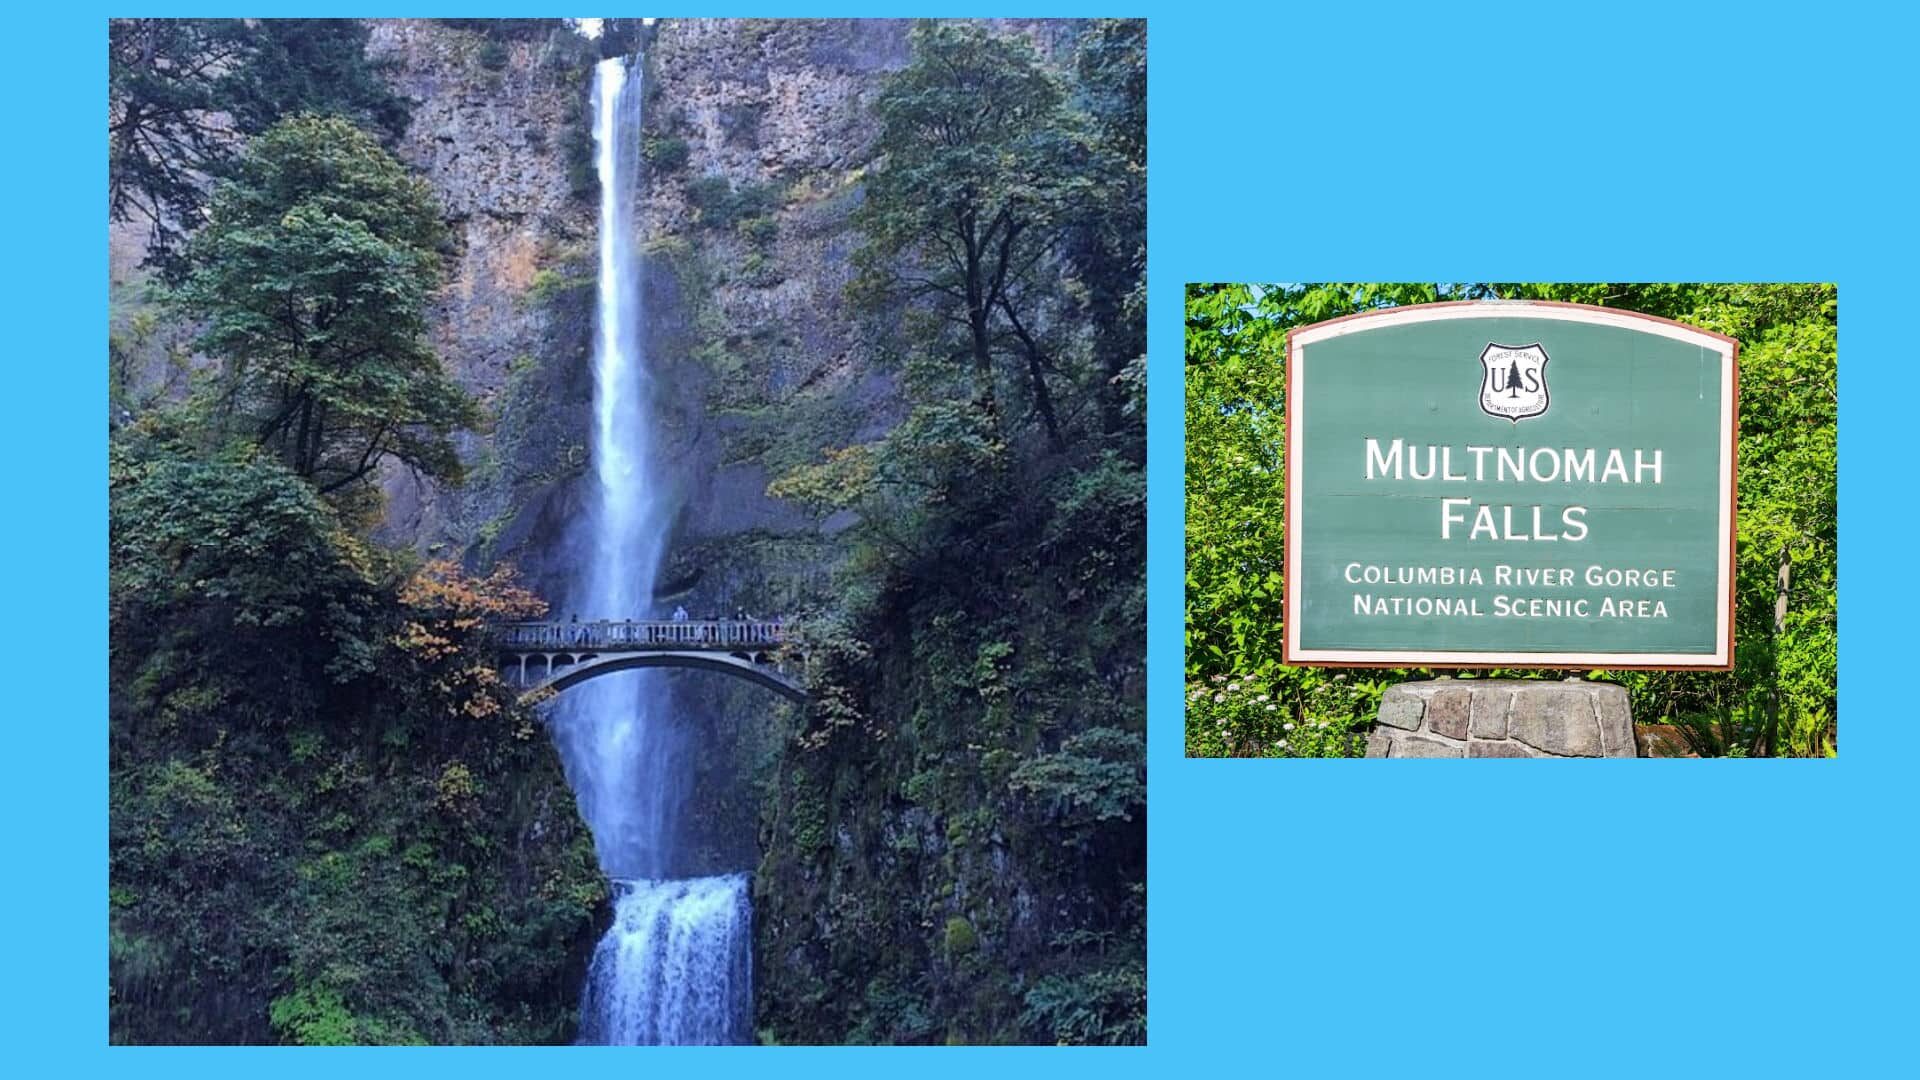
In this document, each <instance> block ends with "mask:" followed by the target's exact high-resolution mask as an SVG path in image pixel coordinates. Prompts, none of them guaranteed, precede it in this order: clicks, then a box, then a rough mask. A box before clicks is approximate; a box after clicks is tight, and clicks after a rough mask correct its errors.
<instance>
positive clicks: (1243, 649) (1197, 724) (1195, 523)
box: [1186, 283, 1839, 756]
mask: <svg viewBox="0 0 1920 1080" xmlns="http://www.w3.org/2000/svg"><path fill="white" fill-rule="evenodd" d="M1443 298H1445V299H1480V298H1504V299H1544V300H1562V301H1570V302H1576V303H1587V304H1600V305H1605V306H1611V307H1619V308H1623V309H1626V310H1631V311H1639V312H1644V313H1646V314H1650V315H1658V316H1661V317H1664V318H1669V319H1674V320H1677V321H1679V322H1683V323H1687V324H1689V325H1692V326H1697V327H1700V328H1702V329H1706V330H1712V331H1717V332H1719V333H1723V334H1728V335H1731V336H1733V337H1734V338H1736V339H1738V340H1739V341H1740V343H1741V347H1740V448H1739V475H1738V477H1737V483H1738V486H1739V509H1738V543H1739V550H1738V560H1737V563H1736V566H1735V586H1734V587H1735V627H1734V638H1735V642H1736V649H1735V663H1736V666H1735V668H1734V670H1733V671H1732V672H1730V673H1709V672H1659V671H1637V672H1610V673H1609V672H1603V673H1598V674H1600V675H1603V676H1604V677H1607V678H1610V679H1612V680H1613V681H1616V682H1619V683H1620V684H1621V685H1623V686H1625V687H1626V688H1627V690H1628V692H1629V694H1630V695H1631V699H1632V707H1633V712H1634V716H1635V718H1636V719H1638V720H1641V721H1665V722H1672V723H1675V724H1677V725H1679V726H1680V727H1681V729H1682V731H1683V734H1685V735H1686V737H1687V738H1688V740H1689V742H1690V744H1691V745H1692V746H1693V748H1694V749H1695V751H1696V752H1700V753H1710V754H1722V753H1724V754H1754V755H1771V754H1781V755H1785V754H1792V755H1820V754H1828V753H1832V752H1834V748H1835V746H1836V744H1837V733H1836V729H1835V717H1836V716H1837V715H1838V700H1837V686H1836V681H1835V680H1836V671H1837V662H1838V644H1839V635H1838V625H1837V618H1836V614H1837V613H1836V599H1837V573H1838V543H1837V529H1838V485H1837V480H1836V478H1837V443H1836V431H1837V420H1838V395H1837V389H1836V376H1837V364H1836V357H1837V335H1838V326H1839V314H1838V312H1839V300H1838V292H1837V290H1836V289H1835V287H1834V286H1832V285H1794V284H1764V285H1690V284H1682V285H1670V284H1591V285H1542V284H1526V283H1450V284H1399V285H1377V284H1354V283H1346V284H1322V285H1292V286H1250V285H1191V286H1189V287H1188V289H1187V306H1186V331H1187V342H1186V349H1187V372H1186V391H1187V395H1186V400H1187V410H1186V431H1187V461H1186V464H1187V468H1186V475H1187V491H1186V522H1187V605H1186V631H1187V680H1188V709H1187V752H1188V753H1189V754H1192V755H1204V756H1215V755H1236V756H1244V755H1271V754H1273V753H1275V752H1276V746H1277V744H1279V743H1281V742H1283V741H1285V742H1287V743H1288V746H1287V747H1286V748H1285V750H1284V751H1279V752H1284V753H1289V754H1321V753H1327V752H1330V751H1343V752H1349V753H1359V752H1360V750H1361V747H1360V744H1359V742H1358V741H1357V740H1354V739H1352V738H1351V734H1350V733H1351V732H1352V730H1353V729H1354V728H1356V727H1362V728H1363V727H1364V726H1365V725H1366V724H1367V723H1369V722H1371V720H1372V714H1373V710H1374V709H1375V708H1376V707H1377V705H1378V688H1379V687H1383V686H1384V685H1385V684H1386V683H1387V682H1389V681H1397V680H1399V679H1403V678H1407V677H1412V673H1409V672H1385V671H1378V672H1355V673H1352V674H1351V676H1349V675H1348V674H1347V673H1344V672H1339V673H1336V672H1332V671H1329V670H1327V669H1311V668H1288V667H1283V666H1282V665H1281V664H1280V662H1279V659H1280V635H1281V632H1282V617H1283V609H1282V605H1281V594H1282V584H1283V583H1282V580H1281V573H1282V567H1283V562H1284V560H1283V552H1284V543H1285V533H1284V520H1285V519H1284V515H1283V503H1282V479H1283V476H1284V465H1285V462H1284V460H1283V452H1284V446H1283V440H1282V432H1283V424H1284V418H1283V413H1284V407H1285V396H1284V378H1285V363H1284V360H1285V356H1284V348H1283V343H1284V335H1285V332H1286V330H1287V329H1288V328H1289V327H1293V326H1300V325H1305V324H1307V323H1313V322H1319V321H1321V320H1323V319H1329V318H1334V317H1336V316H1339V315H1346V314H1351V313H1353V312H1356V311H1364V310H1368V309H1372V308H1378V307H1383V306H1391V305H1396V304H1412V303H1425V302H1430V301H1433V300H1437V299H1443ZM1783 564H1784V565H1785V567H1786V568H1787V578H1788V584H1787V588H1786V589H1785V591H1784V592H1783V591H1782V590H1781V588H1780V575H1781V570H1782V566H1783ZM1783 597H1784V600H1785V618H1784V619H1783V620H1782V621H1781V622H1780V624H1779V625H1778V626H1776V624H1775V611H1776V605H1777V604H1779V603H1780V601H1781V600H1782V599H1783ZM1489 674H1490V675H1495V676H1501V675H1525V674H1532V673H1530V672H1498V671H1496V672H1490V673H1489ZM1349 677H1351V679H1352V680H1353V682H1352V683H1351V684H1347V685H1344V686H1343V685H1342V684H1343V683H1345V680H1347V679H1348V678H1349ZM1228 681H1233V682H1239V683H1242V684H1243V685H1244V686H1246V687H1253V688H1257V689H1258V691H1259V692H1262V693H1267V694H1269V695H1270V696H1271V698H1272V701H1273V703H1275V704H1276V705H1277V706H1278V707H1277V709H1276V710H1275V713H1274V715H1277V716H1291V717H1292V718H1293V719H1294V722H1295V723H1296V724H1300V723H1306V724H1308V725H1309V726H1308V727H1305V728H1296V730H1295V732H1293V733H1291V734H1290V733H1288V732H1286V731H1285V729H1284V726H1282V727H1281V728H1280V729H1279V730H1276V729H1275V727H1274V725H1273V724H1272V723H1271V722H1270V721H1269V718H1268V714H1267V713H1266V711H1265V710H1264V708H1261V709H1257V710H1253V709H1248V708H1246V707H1245V702H1244V693H1245V692H1246V691H1243V693H1242V695H1241V697H1233V696H1231V695H1230V696H1229V698H1228V700H1226V701H1218V702H1217V701H1215V700H1214V698H1215V696H1216V695H1217V694H1219V693H1220V690H1219V686H1218V684H1220V683H1224V682H1228ZM1355 689H1361V690H1364V691H1365V692H1363V693H1357V694H1356V693H1354V692H1353V691H1354V690H1355ZM1322 723H1324V724H1325V725H1326V727H1325V729H1324V730H1325V731H1326V732H1330V733H1332V734H1333V736H1334V738H1333V741H1332V742H1329V741H1327V740H1326V739H1324V738H1322V737H1321V736H1320V735H1319V734H1318V733H1319V732H1320V731H1321V730H1322V729H1321V728H1319V727H1317V726H1312V725H1318V724H1322ZM1301 732H1306V733H1307V734H1309V735H1312V736H1313V738H1312V739H1308V740H1303V737H1302V735H1301Z"/></svg>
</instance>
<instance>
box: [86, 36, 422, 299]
mask: <svg viewBox="0 0 1920 1080" xmlns="http://www.w3.org/2000/svg"><path fill="white" fill-rule="evenodd" d="M367 35H368V31H367V28H366V26H365V25H364V24H363V23H361V22H359V21H357V20H349V19H259V20H251V21H248V20H240V19H112V20H109V21H108V24H107V39H108V41H107V71H108V75H107V79H108V83H107V110H108V120H107V146H108V149H107V162H108V212H109V215H110V216H111V217H112V218H113V219H114V220H117V221H139V222H143V223H145V225H146V226H147V229H148V234H149V252H148V254H149V259H150V260H157V261H159V262H160V263H161V264H162V265H163V266H165V267H167V268H169V269H170V270H174V271H177V266H176V265H175V264H174V263H173V256H174V255H175V254H176V253H177V251H178V249H179V246H180V244H181V243H182V242H183V240H184V239H185V237H186V236H187V234H188V233H189V232H191V231H192V229H193V227H194V226H195V225H197V224H198V223H199V222H200V221H201V219H202V216H203V215H202V213H201V211H202V209H203V207H204V206H205V203H206V198H207V181H208V179H209V178H214V177H218V176H221V175H224V173H225V172H226V170H227V168H228V167H229V166H230V165H231V163H232V160H233V158H234V156H235V155H236V153H237V152H238V151H239V150H240V148H241V146H242V145H243V140H244V139H245V138H246V137H248V136H253V135H258V134H260V133H261V132H264V131H266V130H267V129H268V128H270V127H272V126H273V125H274V124H276V123H278V122H279V121H280V120H281V119H283V118H285V117H289V116H293V115H296V114H299V113H317V114H328V115H337V116H342V117H345V118H347V119H348V120H350V121H353V122H356V123H362V124H366V125H368V126H370V127H372V128H373V129H375V130H377V131H379V132H380V133H382V135H384V136H385V137H386V138H387V139H388V140H389V141H392V140H396V139H398V138H399V137H400V135H401V134H403V133H404V132H405V131H406V128H407V123H408V107H407V104H406V102H405V101H404V100H402V99H401V98H399V97H397V96H395V95H394V94H393V92H392V91H391V90H389V89H388V88H387V86H386V84H385V83H384V82H382V81H381V79H380V78H379V76H378V73H377V72H376V71H375V70H374V69H373V67H372V65H371V64H370V63H369V62H368V61H367V59H366V43H367Z"/></svg>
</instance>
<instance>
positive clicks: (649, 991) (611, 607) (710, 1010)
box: [554, 57, 751, 1044]
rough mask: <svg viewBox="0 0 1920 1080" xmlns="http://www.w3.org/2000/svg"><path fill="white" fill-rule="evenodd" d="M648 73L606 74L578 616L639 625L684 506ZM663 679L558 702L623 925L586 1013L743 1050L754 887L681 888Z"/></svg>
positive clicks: (610, 934)
mask: <svg viewBox="0 0 1920 1080" xmlns="http://www.w3.org/2000/svg"><path fill="white" fill-rule="evenodd" d="M640 89H641V88H640V77H639V72H638V70H637V69H632V68H630V67H629V65H628V62H627V61H626V60H625V59H624V58H620V57H614V58H610V59H607V60H602V61H600V63H599V64H598V65H597V66H596V67H595V68H594V73H593V119H594V125H593V139H594V147H595V155H596V160H595V164H596V168H597V170H598V173H599V180H600V278H599V298H598V307H597V311H596V318H597V321H598V331H597V334H596V336H595V339H594V349H593V376H594V391H593V405H594V411H593V415H594V433H593V436H594V437H593V464H594V480H595V484H594V488H593V491H594V499H593V503H592V505H591V506H589V507H588V509H587V516H586V522H587V524H588V526H589V535H588V536H587V538H586V540H585V543H584V545H583V548H582V551H583V554H584V556H585V557H584V560H583V566H582V572H581V574H580V575H579V578H578V580H577V582H576V588H575V592H574V596H573V597H572V600H573V608H574V610H572V611H570V612H569V613H568V617H580V618H586V619H640V618H649V617H653V616H655V615H656V614H657V612H655V611H654V605H653V595H654V586H655V581H656V578H657V576H658V574H659V568H660V559H661V554H662V548H663V545H664V538H665V535H666V530H667V526H668V524H669V518H670V516H671V513H672V507H671V502H670V499H669V498H668V496H667V493H666V484H665V483H664V481H663V478H662V476H661V475H660V473H659V471H658V469H657V468H656V466H655V461H654V452H653V451H654V447H653V442H652V438H651V431H650V427H649V420H650V418H651V416H652V395H651V389H652V384H651V380H650V378H649V375H648V372H647V367H646V358H645V355H644V352H643V350H642V342H643V341H644V340H645V333H644V331H645V311H644V305H643V304H642V303H641V294H640V274H639V263H638V260H637V259H636V258H635V255H634V250H633V230H634V220H635V219H634V191H635V183H634V181H635V177H636V174H637V170H638V166H639V156H640V155H639V150H640V119H641V115H640V103H641V93H640ZM665 700H666V686H665V684H664V680H662V679H661V678H660V677H659V675H658V673H655V672H648V671H633V672H623V673H619V674H614V675H607V676H602V677H600V678H596V679H590V680H588V681H587V682H585V683H582V684H581V685H580V686H578V687H577V688H575V689H573V690H570V691H568V692H567V694H566V695H564V696H563V697H562V698H561V699H560V700H559V701H556V702H555V707H556V714H555V724H554V732H555V739H556V742H557V743H558V745H559V747H560V752H561V756H562V759H563V760H564V762H565V764H566V769H567V776H568V779H569V781H570V782H571V783H572V785H573V789H574V792H575V795H576V796H577V798H578V799H579V803H580V811H581V815H582V816H583V817H585V818H586V820H587V823H588V825H589V826H591V827H592V829H593V836H594V845H595V848H596V849H597V851H598V853H599V857H600V865H601V868H602V869H604V870H605V871H606V872H607V875H608V876H609V877H610V878H613V879H615V887H614V896H615V900H614V903H615V910H614V924H613V927H612V928H611V929H609V930H608V931H607V936H606V937H605V938H604V939H603V940H602V941H601V942H600V945H599V948H597V949H596V950H595V952H594V957H593V964H592V968H591V970H590V971H589V973H588V976H587V988H586V992H585V993H584V994H583V995H582V1003H581V1037H582V1039H583V1040H585V1041H589V1042H602V1043H613V1044H630V1043H727V1042H738V1041H741V1040H742V1038H743V1037H744V1035H745V1033H746V1031H747V1030H748V1027H749V1021H748V1019H747V1012H748V1010H749V1008H750V1005H749V1002H750V1000H751V999H750V996H749V995H748V990H747V974H746V973H747V970H748V965H749V958H748V941H749V935H748V928H749V924H750V911H749V905H748V900H747V894H746V877H745V875H742V874H734V875H728V876H723V877H704V878H693V879H688V880H673V875H674V874H675V873H676V872H684V871H682V870H680V868H679V867H677V866H676V865H675V863H676V858H675V856H676V851H675V842H674V841H675V838H676V836H677V835H678V827H677V826H678V822H677V820H676V819H677V814H678V811H679V808H680V806H681V804H682V802H683V801H684V799H683V797H684V794H685V783H686V777H687V775H688V772H689V769H688V764H689V763H688V762H686V761H685V759H684V756H683V753H682V751H683V748H684V747H683V741H682V738H681V734H680V732H679V731H678V730H677V727H676V725H675V724H674V723H673V717H671V716H669V715H666V710H665V709H664V707H663V703H664V702H665Z"/></svg>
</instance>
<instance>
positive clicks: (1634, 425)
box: [1285, 301, 1738, 668]
mask: <svg viewBox="0 0 1920 1080" xmlns="http://www.w3.org/2000/svg"><path fill="white" fill-rule="evenodd" d="M1737 352H1738V343H1736V342H1735V341H1734V340H1733V339H1732V338H1729V337H1724V336H1721V335H1719V334H1712V333H1708V332H1707V331H1704V330H1698V329H1695V328H1693V327H1689V326H1684V325H1681V324H1679V323H1675V322H1670V321H1667V320H1665V319H1657V318H1654V317H1652V316H1648V315H1639V314H1636V313H1633V312H1627V311H1617V310H1614V309H1611V308H1600V307H1590V306H1586V305H1579V304H1554V303H1534V302H1519V301H1493V302H1463V303H1441V304H1421V305H1414V306H1409V307H1399V308H1386V309H1382V310H1380V311H1378V312H1371V313H1367V314H1364V315H1354V316H1349V317H1347V318H1343V319H1333V320H1331V321H1328V322H1323V323H1316V324H1314V325H1312V326H1307V327H1302V328H1300V329H1297V330H1294V331H1293V332H1292V333H1291V334H1289V335H1288V338H1287V363H1288V372H1287V478H1286V483H1287V571H1286V574H1287V595H1286V615H1287V626H1286V645H1285V653H1286V661H1287V662H1288V663H1292V664H1357V665H1365V666H1371V667H1475V666H1487V667H1580V668H1602V667H1610V668H1625V667H1656V668H1727V667H1731V666H1732V663H1733V507H1734V451H1735V445H1736V444H1735V430H1734V429H1735V423H1736V421H1735V416H1736V412H1737V410H1736V408H1735V397H1736V392H1737V390H1736V387H1737V379H1736V369H1737V355H1736V354H1737Z"/></svg>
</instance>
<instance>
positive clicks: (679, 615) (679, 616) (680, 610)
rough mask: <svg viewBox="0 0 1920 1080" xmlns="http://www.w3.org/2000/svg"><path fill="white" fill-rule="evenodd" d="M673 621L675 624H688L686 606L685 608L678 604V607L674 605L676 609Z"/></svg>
mask: <svg viewBox="0 0 1920 1080" xmlns="http://www.w3.org/2000/svg"><path fill="white" fill-rule="evenodd" d="M673 621H674V622H686V621H687V609H686V606H685V605H684V604H676V605H674V609H673Z"/></svg>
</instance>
